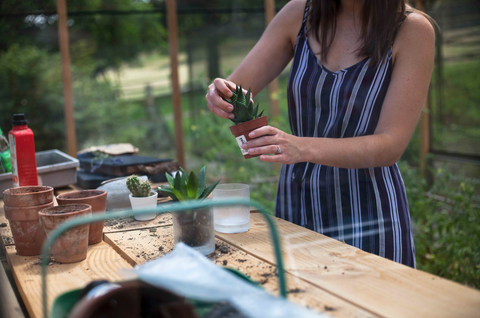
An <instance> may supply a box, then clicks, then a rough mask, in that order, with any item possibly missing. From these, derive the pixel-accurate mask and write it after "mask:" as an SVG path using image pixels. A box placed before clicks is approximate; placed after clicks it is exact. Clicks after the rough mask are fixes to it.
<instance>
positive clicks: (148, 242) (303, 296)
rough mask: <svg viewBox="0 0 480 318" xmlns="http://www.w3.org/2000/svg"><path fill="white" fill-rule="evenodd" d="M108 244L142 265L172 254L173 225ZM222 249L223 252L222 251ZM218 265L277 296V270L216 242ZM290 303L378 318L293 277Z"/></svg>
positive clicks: (115, 237) (113, 238)
mask: <svg viewBox="0 0 480 318" xmlns="http://www.w3.org/2000/svg"><path fill="white" fill-rule="evenodd" d="M105 242H107V243H108V244H110V245H112V247H113V248H114V249H115V250H116V251H117V252H119V254H120V255H122V256H123V257H124V258H125V259H126V260H127V262H129V263H130V264H131V265H132V266H134V265H136V264H143V263H145V262H147V261H149V260H153V259H156V258H158V257H161V256H163V255H164V254H166V253H168V252H170V251H171V250H173V248H174V241H173V228H172V226H165V227H159V228H157V229H149V230H146V229H143V230H136V231H129V232H123V233H111V234H106V235H105ZM221 250H223V252H224V253H223V252H221ZM208 258H210V259H211V260H212V261H214V262H215V263H216V264H218V265H219V266H227V267H232V268H235V269H237V270H239V271H241V272H243V273H245V274H247V275H248V276H250V277H251V278H252V279H253V280H255V281H257V282H260V283H261V284H262V286H263V288H265V289H266V290H267V291H269V292H271V293H273V294H275V295H278V279H277V277H276V273H275V270H276V267H275V266H273V265H271V264H269V263H267V262H264V261H262V260H260V259H258V258H256V257H254V256H252V255H249V254H247V253H245V252H244V251H241V250H240V249H238V248H236V247H234V246H231V245H229V244H227V243H225V242H223V241H222V240H219V239H217V240H216V250H215V252H214V253H212V254H210V255H209V256H208ZM287 283H288V288H289V289H288V290H289V291H290V293H289V300H290V301H292V302H293V303H296V304H298V305H301V306H308V307H310V308H312V309H315V310H317V311H321V312H327V313H328V314H329V315H331V316H332V317H375V315H373V314H372V313H369V312H367V311H365V310H363V309H361V308H358V307H356V306H353V305H351V304H349V303H348V302H345V301H344V300H342V299H340V298H338V297H336V296H332V295H331V294H329V293H327V292H325V291H323V290H321V289H320V288H317V287H315V286H314V285H312V284H309V283H307V282H305V281H303V280H300V279H298V278H296V277H295V276H293V275H290V274H288V275H287Z"/></svg>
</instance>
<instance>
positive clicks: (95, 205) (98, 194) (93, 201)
mask: <svg viewBox="0 0 480 318" xmlns="http://www.w3.org/2000/svg"><path fill="white" fill-rule="evenodd" d="M57 202H58V204H59V205H66V204H88V205H90V206H91V207H92V213H105V209H106V207H107V191H105V190H82V191H74V192H69V193H64V194H60V195H58V196H57ZM104 223H105V221H99V222H95V223H92V224H90V231H89V233H90V234H89V237H88V245H92V244H97V243H100V242H101V241H102V239H103V224H104Z"/></svg>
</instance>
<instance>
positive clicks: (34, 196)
mask: <svg viewBox="0 0 480 318" xmlns="http://www.w3.org/2000/svg"><path fill="white" fill-rule="evenodd" d="M3 202H4V204H5V205H8V206H10V207H18V206H36V205H42V204H47V203H50V202H53V188H52V187H43V186H36V187H33V186H31V187H30V186H28V187H19V188H11V189H7V190H5V191H3Z"/></svg>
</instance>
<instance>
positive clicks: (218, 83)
mask: <svg viewBox="0 0 480 318" xmlns="http://www.w3.org/2000/svg"><path fill="white" fill-rule="evenodd" d="M213 84H214V85H215V88H216V89H217V90H218V91H219V92H220V94H221V95H223V96H224V97H226V98H230V97H232V91H231V90H230V88H229V87H228V86H230V83H228V86H227V81H225V80H224V79H222V78H216V79H214V80H213Z"/></svg>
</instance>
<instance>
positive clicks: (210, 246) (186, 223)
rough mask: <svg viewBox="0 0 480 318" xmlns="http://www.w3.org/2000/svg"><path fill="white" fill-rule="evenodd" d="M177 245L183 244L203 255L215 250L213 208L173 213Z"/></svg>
mask: <svg viewBox="0 0 480 318" xmlns="http://www.w3.org/2000/svg"><path fill="white" fill-rule="evenodd" d="M172 221H173V236H174V239H175V244H177V243H180V242H183V243H185V244H186V245H188V246H190V247H192V248H193V249H195V250H197V251H199V252H200V253H202V254H203V255H208V254H210V253H213V251H214V250H215V226H214V223H213V211H212V208H211V207H206V208H200V209H194V210H189V211H180V212H176V213H172Z"/></svg>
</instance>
